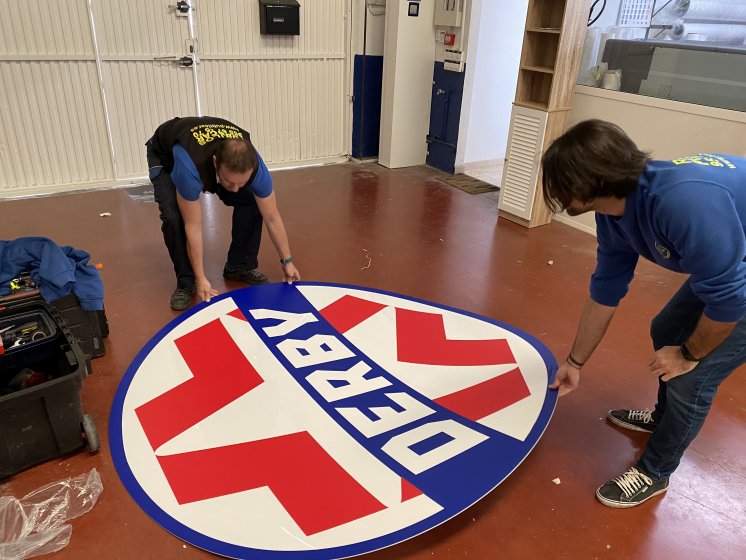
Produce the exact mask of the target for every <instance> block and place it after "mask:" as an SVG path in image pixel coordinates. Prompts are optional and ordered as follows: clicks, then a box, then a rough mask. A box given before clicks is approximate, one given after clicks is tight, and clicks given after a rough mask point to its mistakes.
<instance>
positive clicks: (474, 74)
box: [456, 0, 528, 169]
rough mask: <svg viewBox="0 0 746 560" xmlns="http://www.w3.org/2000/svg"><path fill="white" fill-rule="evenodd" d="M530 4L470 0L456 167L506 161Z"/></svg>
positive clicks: (518, 1)
mask: <svg viewBox="0 0 746 560" xmlns="http://www.w3.org/2000/svg"><path fill="white" fill-rule="evenodd" d="M527 8H528V0H515V1H513V2H495V1H494V0H472V4H471V17H470V19H469V26H470V27H469V36H468V48H467V58H466V77H465V82H464V98H463V99H464V101H463V105H462V107H461V122H460V125H459V139H458V148H457V150H456V167H457V169H458V168H460V169H463V168H464V167H467V168H468V166H469V164H471V163H476V162H486V161H496V160H501V159H504V158H505V151H506V146H507V142H508V129H509V128H510V110H511V106H512V103H513V100H514V99H515V88H516V82H517V79H518V66H519V64H520V58H521V47H522V44H523V32H524V28H525V21H526V10H527Z"/></svg>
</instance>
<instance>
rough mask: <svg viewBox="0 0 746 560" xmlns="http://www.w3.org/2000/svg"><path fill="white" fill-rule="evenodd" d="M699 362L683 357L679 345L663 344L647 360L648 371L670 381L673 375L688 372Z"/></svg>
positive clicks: (676, 375)
mask: <svg viewBox="0 0 746 560" xmlns="http://www.w3.org/2000/svg"><path fill="white" fill-rule="evenodd" d="M698 363H699V362H690V361H689V360H687V359H685V358H684V356H683V354H682V353H681V348H680V347H679V346H664V347H663V348H661V349H660V350H658V351H657V352H656V353H655V354H654V355H653V357H652V358H651V359H650V361H649V362H648V367H649V368H650V371H651V372H653V373H654V374H655V376H656V377H661V376H663V377H661V379H662V380H663V381H670V380H671V379H673V378H674V377H678V376H679V375H684V374H685V373H689V372H690V371H692V370H693V369H694V368H695V367H697V364H698Z"/></svg>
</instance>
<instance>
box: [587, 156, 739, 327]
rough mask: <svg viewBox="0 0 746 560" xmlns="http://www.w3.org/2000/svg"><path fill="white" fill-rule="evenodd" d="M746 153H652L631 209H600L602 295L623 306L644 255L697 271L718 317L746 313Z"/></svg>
mask: <svg viewBox="0 0 746 560" xmlns="http://www.w3.org/2000/svg"><path fill="white" fill-rule="evenodd" d="M745 224H746V159H744V158H739V157H735V156H728V155H720V154H700V155H697V156H689V157H684V158H680V159H675V160H672V161H652V162H650V164H648V166H647V167H646V168H645V170H644V171H643V173H642V175H641V176H640V179H639V181H638V184H637V188H636V189H635V191H634V192H633V193H632V194H630V195H629V196H628V197H627V199H626V202H625V208H624V215H622V216H607V215H603V214H596V234H597V236H598V259H597V264H596V271H595V272H594V274H593V276H592V278H591V287H590V289H591V297H592V298H593V300H594V301H596V302H598V303H600V304H602V305H608V306H612V307H615V306H617V305H618V304H619V301H620V300H621V299H622V298H623V297H624V296H625V294H626V293H627V289H628V287H629V283H630V281H631V280H632V276H633V275H634V270H635V266H636V264H637V259H638V256H639V255H642V256H643V257H645V258H646V259H648V260H650V261H653V262H655V263H658V264H659V265H661V266H662V267H664V268H667V269H668V270H673V271H674V272H683V273H685V274H689V275H690V279H691V288H692V291H693V292H694V294H695V295H696V296H697V297H699V298H700V299H701V300H702V302H703V303H704V304H705V309H704V313H705V315H706V316H707V317H709V318H710V319H712V320H714V321H723V322H735V321H739V320H740V319H741V318H743V317H744V316H745V315H746V263H745V262H744V258H746V233H745V227H746V225H745Z"/></svg>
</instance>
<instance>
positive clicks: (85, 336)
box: [50, 293, 109, 358]
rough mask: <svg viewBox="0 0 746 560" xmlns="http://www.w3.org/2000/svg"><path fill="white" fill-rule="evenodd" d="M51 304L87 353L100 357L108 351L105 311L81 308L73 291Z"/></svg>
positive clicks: (93, 356) (107, 328)
mask: <svg viewBox="0 0 746 560" xmlns="http://www.w3.org/2000/svg"><path fill="white" fill-rule="evenodd" d="M50 304H51V305H52V306H53V307H54V308H55V309H56V310H57V311H58V312H59V314H60V316H61V317H62V320H63V321H65V323H67V326H68V327H70V332H72V333H73V336H74V337H75V339H76V340H77V342H78V344H79V345H80V348H81V349H82V350H83V352H84V353H85V354H88V355H89V356H90V357H91V358H100V357H101V356H103V355H104V354H105V353H106V348H105V347H104V339H105V338H106V337H107V336H109V323H108V322H107V320H106V313H105V312H104V311H86V310H85V309H81V307H80V301H78V298H77V296H76V295H75V294H73V293H70V294H68V295H66V296H65V297H62V298H59V299H56V300H54V301H52V302H50Z"/></svg>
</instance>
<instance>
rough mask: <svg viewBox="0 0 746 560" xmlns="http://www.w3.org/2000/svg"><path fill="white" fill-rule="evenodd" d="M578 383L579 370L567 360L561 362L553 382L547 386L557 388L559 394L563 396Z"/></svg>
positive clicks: (575, 387)
mask: <svg viewBox="0 0 746 560" xmlns="http://www.w3.org/2000/svg"><path fill="white" fill-rule="evenodd" d="M579 384H580V370H579V369H578V368H576V367H573V366H571V365H570V364H568V363H567V362H565V363H564V364H562V365H561V366H560V367H559V369H558V370H557V375H555V377H554V383H552V384H551V385H550V386H549V388H550V389H557V388H559V396H560V397H563V396H565V395H566V394H567V393H569V392H570V391H574V390H575V389H577V388H578V385H579Z"/></svg>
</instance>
